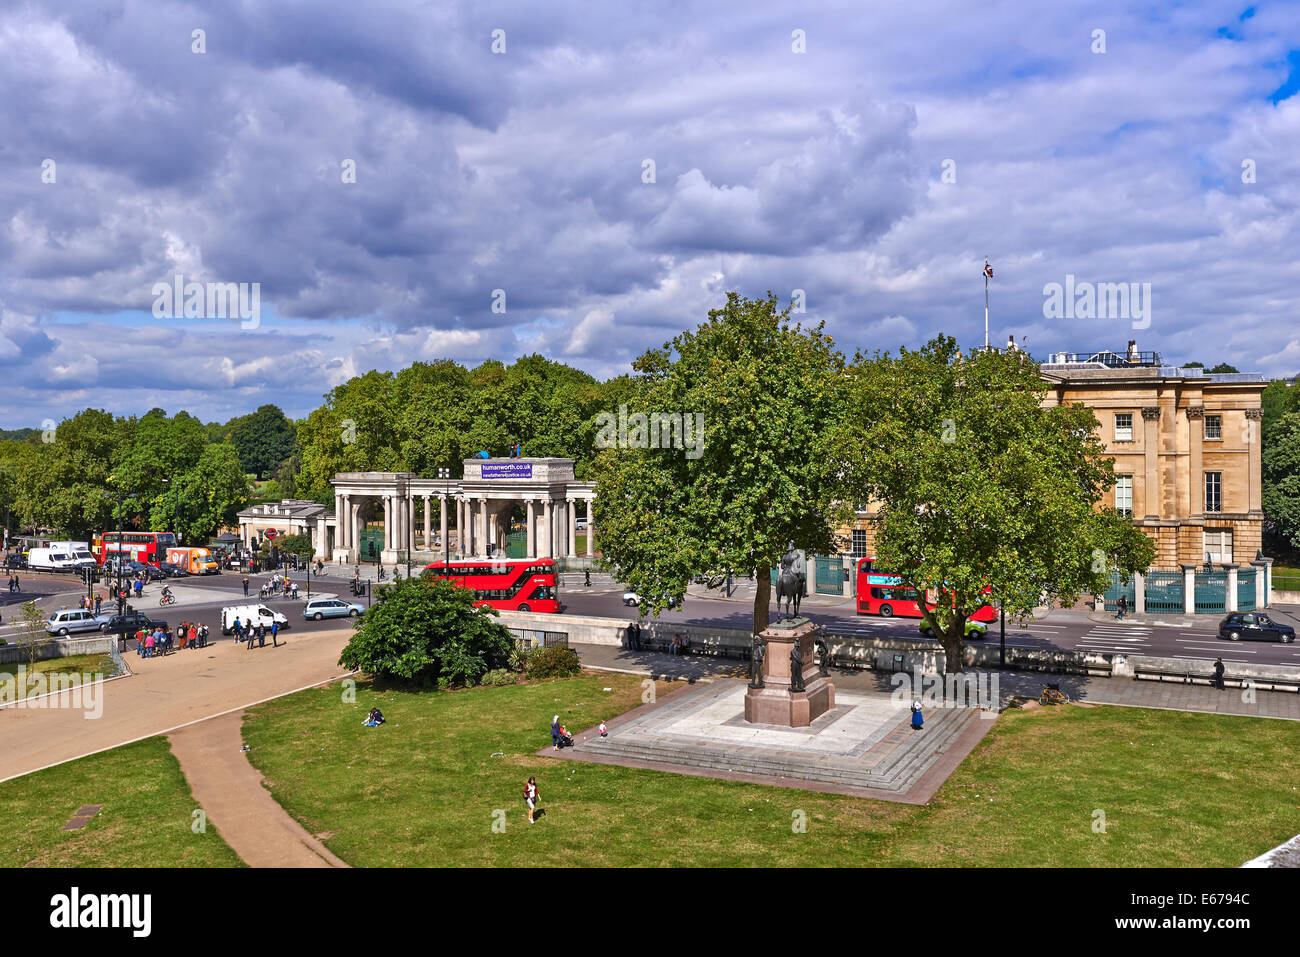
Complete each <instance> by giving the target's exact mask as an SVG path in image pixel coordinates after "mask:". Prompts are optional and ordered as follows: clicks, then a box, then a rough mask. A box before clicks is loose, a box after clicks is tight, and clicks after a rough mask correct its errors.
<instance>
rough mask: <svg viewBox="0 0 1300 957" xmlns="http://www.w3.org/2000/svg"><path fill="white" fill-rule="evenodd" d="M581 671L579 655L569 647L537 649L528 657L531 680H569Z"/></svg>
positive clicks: (553, 646) (558, 646) (554, 646)
mask: <svg viewBox="0 0 1300 957" xmlns="http://www.w3.org/2000/svg"><path fill="white" fill-rule="evenodd" d="M581 670H582V666H581V665H580V664H579V663H578V653H577V652H576V651H574V650H573V649H572V648H570V647H568V646H567V645H552V646H551V647H549V648H537V649H534V650H533V651H532V652H531V653H530V654H529V655H528V677H530V678H569V677H572V676H573V675H576V674H577V673H578V672H579V671H581Z"/></svg>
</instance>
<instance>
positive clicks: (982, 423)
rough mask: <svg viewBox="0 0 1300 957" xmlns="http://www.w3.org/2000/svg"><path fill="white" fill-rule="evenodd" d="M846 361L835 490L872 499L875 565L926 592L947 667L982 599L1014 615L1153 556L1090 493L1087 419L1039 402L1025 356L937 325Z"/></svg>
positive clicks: (1090, 422)
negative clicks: (911, 340)
mask: <svg viewBox="0 0 1300 957" xmlns="http://www.w3.org/2000/svg"><path fill="white" fill-rule="evenodd" d="M850 371H851V376H852V380H853V388H852V390H851V394H852V412H851V414H849V415H848V416H846V417H845V418H844V419H843V420H842V422H843V427H842V429H841V432H840V436H839V438H838V440H837V441H838V442H840V443H841V445H840V449H839V457H840V459H841V460H842V461H845V462H848V463H851V465H850V467H849V469H848V470H847V471H846V473H845V480H846V481H845V484H846V491H847V493H848V494H851V495H853V497H854V499H855V500H856V501H863V502H865V501H868V500H870V501H872V502H874V503H875V504H876V506H877V508H878V515H879V522H878V525H877V529H876V546H875V547H876V554H877V557H878V559H879V563H880V565H881V566H883V568H885V569H886V570H887V571H889V572H892V573H893V574H895V575H897V576H898V577H899V578H900V579H901V580H902V583H903V584H904V586H909V587H912V588H915V589H917V591H918V592H921V593H925V594H927V595H928V596H929V597H930V601H932V602H933V604H932V605H929V606H928V608H927V610H926V612H925V617H926V619H927V620H928V621H929V622H930V624H931V626H932V627H933V628H934V631H935V634H936V636H938V637H939V638H940V640H941V641H942V642H943V646H944V650H945V651H946V652H947V670H948V671H960V670H961V663H962V655H961V650H962V639H963V634H964V625H965V622H966V619H967V618H968V617H969V616H970V615H971V614H973V613H974V612H975V611H977V610H978V609H979V608H980V607H981V606H982V605H984V604H986V603H987V602H989V601H990V600H992V601H997V602H1001V603H1002V606H1003V607H1004V608H1005V609H1006V611H1007V613H1008V614H1009V615H1011V616H1017V615H1023V614H1026V613H1028V612H1029V611H1030V610H1032V609H1033V608H1034V607H1035V606H1037V605H1039V604H1041V603H1044V602H1045V601H1052V600H1061V601H1065V602H1071V601H1074V600H1075V599H1076V598H1077V597H1078V596H1079V595H1080V594H1081V593H1083V592H1101V591H1103V590H1104V589H1105V587H1106V584H1107V581H1108V576H1109V572H1110V570H1111V569H1113V568H1118V569H1120V570H1121V571H1122V572H1125V573H1127V571H1128V570H1130V569H1146V568H1147V567H1148V565H1149V564H1150V563H1151V561H1152V560H1153V558H1154V555H1155V549H1154V546H1153V544H1152V543H1151V540H1150V539H1149V538H1148V537H1147V536H1146V535H1145V534H1144V533H1142V532H1141V531H1140V530H1139V529H1137V528H1135V527H1134V526H1133V524H1132V523H1131V522H1130V521H1129V520H1128V519H1127V518H1125V517H1123V516H1120V515H1119V514H1118V513H1116V512H1115V510H1114V509H1113V508H1110V507H1105V506H1101V505H1100V504H1099V503H1101V502H1102V500H1103V498H1104V496H1105V495H1106V494H1107V493H1108V492H1109V491H1110V490H1111V489H1113V488H1114V482H1115V476H1114V460H1113V459H1109V458H1107V457H1106V456H1105V454H1104V453H1105V448H1104V446H1103V445H1102V443H1101V441H1100V440H1099V439H1098V437H1097V434H1096V429H1097V427H1098V423H1097V420H1096V418H1095V417H1094V416H1093V414H1092V412H1091V410H1089V409H1087V408H1085V407H1083V406H1082V405H1076V404H1066V405H1057V406H1044V405H1043V399H1044V397H1045V394H1046V385H1045V384H1044V382H1043V380H1042V378H1041V376H1040V374H1039V371H1038V365H1037V363H1034V362H1033V361H1032V360H1031V359H1030V358H1029V357H1028V356H1027V355H1026V354H1025V353H1022V352H1006V353H1000V352H995V351H983V350H981V351H977V352H974V353H972V354H971V355H970V356H966V357H963V356H962V354H961V353H960V352H959V351H958V348H957V343H956V341H955V340H953V339H952V338H949V337H947V336H939V337H936V338H935V339H932V340H931V341H930V342H928V343H927V344H926V345H925V346H923V347H922V348H921V349H919V350H916V351H908V350H906V349H904V350H901V351H900V352H899V354H898V355H897V356H893V355H888V354H881V353H877V354H875V355H873V356H870V357H868V356H864V355H861V354H859V355H858V356H857V358H856V360H855V362H854V363H853V365H852V368H851V370H850ZM940 595H943V596H944V597H943V598H942V599H940V598H939V597H938V596H940Z"/></svg>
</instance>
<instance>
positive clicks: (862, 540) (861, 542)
mask: <svg viewBox="0 0 1300 957" xmlns="http://www.w3.org/2000/svg"><path fill="white" fill-rule="evenodd" d="M853 557H854V558H866V557H867V530H866V529H865V528H855V529H854V530H853Z"/></svg>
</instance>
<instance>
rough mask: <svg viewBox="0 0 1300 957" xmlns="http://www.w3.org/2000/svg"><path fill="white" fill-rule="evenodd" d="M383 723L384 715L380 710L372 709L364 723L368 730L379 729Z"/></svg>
mask: <svg viewBox="0 0 1300 957" xmlns="http://www.w3.org/2000/svg"><path fill="white" fill-rule="evenodd" d="M383 723H384V713H383V712H382V711H380V710H379V709H378V708H371V709H370V714H369V715H367V716H366V720H365V721H364V722H363V724H364V725H365V726H366V727H367V728H377V727H379V726H380V725H381V724H383Z"/></svg>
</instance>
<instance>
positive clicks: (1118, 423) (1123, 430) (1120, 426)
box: [1115, 412, 1133, 442]
mask: <svg viewBox="0 0 1300 957" xmlns="http://www.w3.org/2000/svg"><path fill="white" fill-rule="evenodd" d="M1115 441H1116V442H1132V441H1133V413H1132V412H1116V413H1115Z"/></svg>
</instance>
